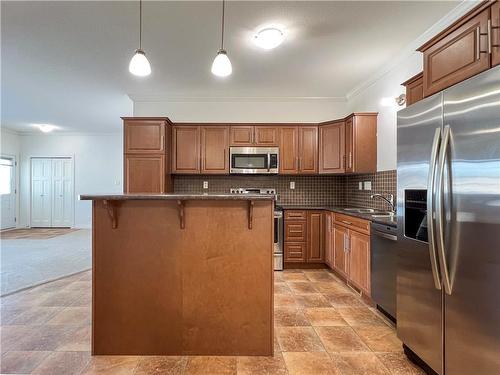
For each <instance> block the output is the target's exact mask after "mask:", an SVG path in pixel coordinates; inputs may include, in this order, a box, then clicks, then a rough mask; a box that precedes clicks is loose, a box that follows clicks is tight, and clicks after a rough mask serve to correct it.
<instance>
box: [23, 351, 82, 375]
mask: <svg viewBox="0 0 500 375" xmlns="http://www.w3.org/2000/svg"><path fill="white" fill-rule="evenodd" d="M89 360H90V353H86V352H54V353H52V354H50V355H49V356H48V357H46V358H45V359H44V360H43V361H42V362H41V363H40V365H38V367H37V368H36V369H35V370H34V371H33V374H39V375H41V374H43V375H45V374H47V375H56V374H61V375H62V374H64V375H73V374H75V375H76V374H80V373H81V372H82V370H83V369H84V368H85V366H86V365H87V363H88V362H89Z"/></svg>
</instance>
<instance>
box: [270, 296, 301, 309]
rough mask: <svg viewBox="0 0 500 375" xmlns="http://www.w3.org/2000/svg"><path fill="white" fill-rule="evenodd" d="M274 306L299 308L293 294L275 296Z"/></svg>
mask: <svg viewBox="0 0 500 375" xmlns="http://www.w3.org/2000/svg"><path fill="white" fill-rule="evenodd" d="M274 306H287V307H299V305H298V303H297V301H296V300H295V297H294V296H293V295H292V294H275V295H274Z"/></svg>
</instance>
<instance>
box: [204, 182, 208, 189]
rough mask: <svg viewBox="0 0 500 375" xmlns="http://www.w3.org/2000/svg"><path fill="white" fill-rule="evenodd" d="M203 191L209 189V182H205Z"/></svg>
mask: <svg viewBox="0 0 500 375" xmlns="http://www.w3.org/2000/svg"><path fill="white" fill-rule="evenodd" d="M203 189H208V181H203Z"/></svg>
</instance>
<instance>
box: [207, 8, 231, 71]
mask: <svg viewBox="0 0 500 375" xmlns="http://www.w3.org/2000/svg"><path fill="white" fill-rule="evenodd" d="M225 7H226V2H225V0H222V25H221V26H222V27H221V30H222V32H221V45H220V49H219V51H218V52H217V56H215V59H214V62H213V63H212V74H213V75H216V76H218V77H227V76H229V75H231V73H232V72H233V67H232V65H231V61H230V60H229V57H227V52H226V50H225V49H224V16H225V14H224V11H225Z"/></svg>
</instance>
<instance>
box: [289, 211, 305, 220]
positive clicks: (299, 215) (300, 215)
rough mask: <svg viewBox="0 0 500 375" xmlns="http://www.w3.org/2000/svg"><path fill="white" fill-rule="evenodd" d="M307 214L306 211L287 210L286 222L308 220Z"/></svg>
mask: <svg viewBox="0 0 500 375" xmlns="http://www.w3.org/2000/svg"><path fill="white" fill-rule="evenodd" d="M306 219H307V213H306V211H305V210H300V211H297V210H285V220H306Z"/></svg>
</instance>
